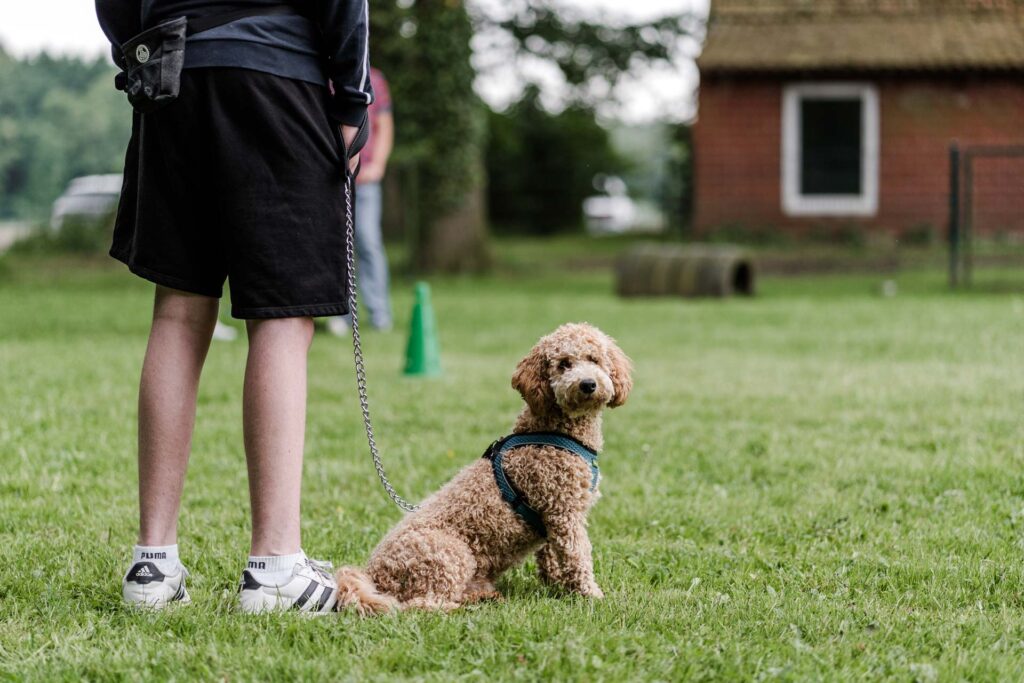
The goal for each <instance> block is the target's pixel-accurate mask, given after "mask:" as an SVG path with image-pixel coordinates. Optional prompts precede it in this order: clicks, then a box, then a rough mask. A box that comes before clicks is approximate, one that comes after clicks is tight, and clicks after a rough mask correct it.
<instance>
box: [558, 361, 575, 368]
mask: <svg viewBox="0 0 1024 683" xmlns="http://www.w3.org/2000/svg"><path fill="white" fill-rule="evenodd" d="M571 367H572V361H571V360H569V359H568V358H563V359H562V360H560V361H558V369H559V370H568V369H569V368H571Z"/></svg>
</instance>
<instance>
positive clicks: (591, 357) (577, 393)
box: [512, 323, 633, 417]
mask: <svg viewBox="0 0 1024 683" xmlns="http://www.w3.org/2000/svg"><path fill="white" fill-rule="evenodd" d="M630 370H631V364H630V361H629V358H627V357H626V354H624V353H623V352H622V350H621V349H620V348H619V347H618V345H616V343H615V340H614V339H612V338H611V337H609V336H608V335H606V334H605V333H604V332H602V331H601V330H599V329H597V328H596V327H594V326H593V325H588V324H587V323H568V324H565V325H562V326H561V327H559V328H558V329H557V330H555V331H554V332H552V333H551V334H549V335H547V336H546V337H543V338H541V340H540V341H539V342H537V345H536V346H534V347H533V350H532V351H530V354H529V355H528V356H527V357H526V358H524V359H523V360H521V361H519V365H518V366H517V367H516V371H515V373H514V374H513V375H512V388H513V389H515V390H516V391H518V392H519V393H520V394H521V395H522V397H523V400H524V401H526V404H527V405H528V406H529V407H530V411H531V412H532V413H533V414H534V415H538V416H540V415H545V414H549V413H552V412H554V411H561V412H562V413H564V414H565V415H567V416H569V417H579V416H582V415H587V414H593V413H597V412H600V411H601V409H602V408H604V407H605V406H608V407H610V408H615V407H617V406H621V405H622V404H623V403H625V402H626V397H627V396H629V391H630V389H631V388H632V387H633V380H632V378H631V377H630Z"/></svg>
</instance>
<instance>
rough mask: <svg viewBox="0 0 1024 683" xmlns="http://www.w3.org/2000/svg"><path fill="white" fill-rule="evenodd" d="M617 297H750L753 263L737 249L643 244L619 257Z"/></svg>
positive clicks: (752, 285)
mask: <svg viewBox="0 0 1024 683" xmlns="http://www.w3.org/2000/svg"><path fill="white" fill-rule="evenodd" d="M616 288H617V291H618V293H619V296H626V297H631V296H685V297H698V296H707V297H724V296H733V295H735V294H740V295H744V296H752V295H753V294H754V263H753V261H752V260H751V259H750V257H749V256H748V255H747V254H746V253H745V252H744V251H743V250H742V249H739V248H737V247H730V246H720V245H693V246H678V245H666V244H645V245H640V246H638V247H635V248H633V249H631V250H629V251H627V252H626V253H624V254H623V255H622V256H620V257H619V260H618V263H617V265H616Z"/></svg>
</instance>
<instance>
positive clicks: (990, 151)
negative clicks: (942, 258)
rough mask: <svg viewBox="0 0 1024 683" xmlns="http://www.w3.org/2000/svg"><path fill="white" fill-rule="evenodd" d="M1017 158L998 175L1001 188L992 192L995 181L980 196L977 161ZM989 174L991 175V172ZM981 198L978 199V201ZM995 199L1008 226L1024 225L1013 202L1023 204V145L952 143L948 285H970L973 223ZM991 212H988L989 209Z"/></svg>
mask: <svg viewBox="0 0 1024 683" xmlns="http://www.w3.org/2000/svg"><path fill="white" fill-rule="evenodd" d="M982 160H987V161H1003V162H1006V161H1011V160H1020V161H1019V163H1017V164H1015V166H1019V168H1013V169H1010V171H1009V173H1005V172H1004V173H1001V174H998V176H997V177H999V178H1000V179H1001V183H1000V187H997V188H995V190H994V191H992V188H991V187H990V186H991V185H993V184H994V183H992V182H991V179H989V182H988V183H987V184H986V185H985V186H984V189H986V190H988V191H987V192H985V193H981V194H984V196H983V197H980V198H979V194H980V193H979V192H978V187H977V186H978V183H977V172H978V162H979V161H982ZM990 175H991V174H990ZM979 199H981V201H979ZM994 202H1005V203H1006V204H1007V207H1004V211H1003V215H1004V216H1007V218H1005V219H1004V220H1005V222H1006V223H1008V224H1009V225H1008V226H1007V227H1008V229H1010V230H1013V229H1014V228H1016V229H1017V230H1019V229H1020V228H1021V227H1022V226H1024V212H1021V211H1019V210H1016V208H1015V206H1014V205H1013V203H1014V202H1016V203H1020V204H1021V205H1022V206H1024V145H970V146H963V147H962V146H960V144H959V143H957V142H953V143H952V144H951V145H950V148H949V284H950V286H951V287H953V288H956V287H961V286H970V284H971V282H972V281H973V278H974V267H975V244H976V241H977V240H976V237H977V233H978V230H977V228H978V226H977V224H976V222H977V219H978V214H979V209H984V208H985V207H986V205H987V206H988V207H989V208H991V205H992V204H993V203H994ZM990 213H991V211H990ZM996 215H999V214H996Z"/></svg>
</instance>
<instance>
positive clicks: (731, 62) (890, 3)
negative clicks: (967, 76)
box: [698, 0, 1024, 73]
mask: <svg viewBox="0 0 1024 683" xmlns="http://www.w3.org/2000/svg"><path fill="white" fill-rule="evenodd" d="M698 65H699V66H700V68H701V71H702V72H704V73H716V72H717V73H722V72H736V71H809V70H821V71H851V70H852V71H858V70H872V71H878V70H901V71H902V70H951V69H953V70H1024V0H712V3H711V17H710V20H709V25H708V36H707V41H706V43H705V46H704V52H703V54H702V55H701V57H700V59H699V60H698Z"/></svg>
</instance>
